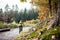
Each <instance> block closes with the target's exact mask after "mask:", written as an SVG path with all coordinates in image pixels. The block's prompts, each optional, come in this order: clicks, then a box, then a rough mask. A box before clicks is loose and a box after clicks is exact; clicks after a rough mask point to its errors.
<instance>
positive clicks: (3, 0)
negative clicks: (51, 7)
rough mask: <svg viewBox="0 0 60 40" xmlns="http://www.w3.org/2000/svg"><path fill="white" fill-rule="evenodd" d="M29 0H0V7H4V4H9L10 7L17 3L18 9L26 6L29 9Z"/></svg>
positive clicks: (30, 5)
mask: <svg viewBox="0 0 60 40" xmlns="http://www.w3.org/2000/svg"><path fill="white" fill-rule="evenodd" d="M29 2H30V0H27V2H20V0H0V8H2V9H3V11H4V9H5V6H6V4H8V5H9V7H10V8H11V9H12V5H16V4H17V5H18V8H19V10H21V9H24V8H27V9H31V7H32V4H30V3H29Z"/></svg>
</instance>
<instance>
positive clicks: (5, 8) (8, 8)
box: [5, 4, 9, 12]
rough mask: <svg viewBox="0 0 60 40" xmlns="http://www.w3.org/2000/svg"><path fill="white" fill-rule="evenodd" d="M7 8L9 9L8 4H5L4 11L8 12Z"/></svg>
mask: <svg viewBox="0 0 60 40" xmlns="http://www.w3.org/2000/svg"><path fill="white" fill-rule="evenodd" d="M8 9H9V5H8V4H6V6H5V11H6V12H8Z"/></svg>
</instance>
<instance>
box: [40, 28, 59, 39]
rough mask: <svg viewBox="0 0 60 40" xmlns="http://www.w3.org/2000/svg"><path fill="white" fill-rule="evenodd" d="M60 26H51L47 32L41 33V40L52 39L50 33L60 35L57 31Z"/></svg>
mask: <svg viewBox="0 0 60 40" xmlns="http://www.w3.org/2000/svg"><path fill="white" fill-rule="evenodd" d="M58 28H59V29H60V27H55V28H51V29H50V30H48V31H47V32H45V33H44V34H42V35H41V38H42V40H52V38H51V37H52V35H55V36H56V37H57V38H59V37H60V32H59V31H58V30H59V29H58Z"/></svg>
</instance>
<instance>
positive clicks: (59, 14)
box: [57, 0, 60, 26]
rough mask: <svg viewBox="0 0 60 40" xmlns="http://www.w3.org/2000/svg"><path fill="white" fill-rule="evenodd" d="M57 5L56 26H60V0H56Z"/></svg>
mask: <svg viewBox="0 0 60 40" xmlns="http://www.w3.org/2000/svg"><path fill="white" fill-rule="evenodd" d="M57 5H58V7H57V26H60V25H59V24H60V18H59V17H60V0H58V4H57Z"/></svg>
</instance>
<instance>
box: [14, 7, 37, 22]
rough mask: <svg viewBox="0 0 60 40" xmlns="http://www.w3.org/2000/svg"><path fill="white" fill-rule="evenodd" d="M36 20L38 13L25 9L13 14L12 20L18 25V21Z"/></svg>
mask: <svg viewBox="0 0 60 40" xmlns="http://www.w3.org/2000/svg"><path fill="white" fill-rule="evenodd" d="M37 18H38V12H34V10H33V9H32V10H29V11H27V9H26V8H25V10H24V11H20V12H19V13H18V11H15V14H14V20H15V21H16V22H17V23H18V22H19V21H20V20H23V21H26V20H32V19H37Z"/></svg>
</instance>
